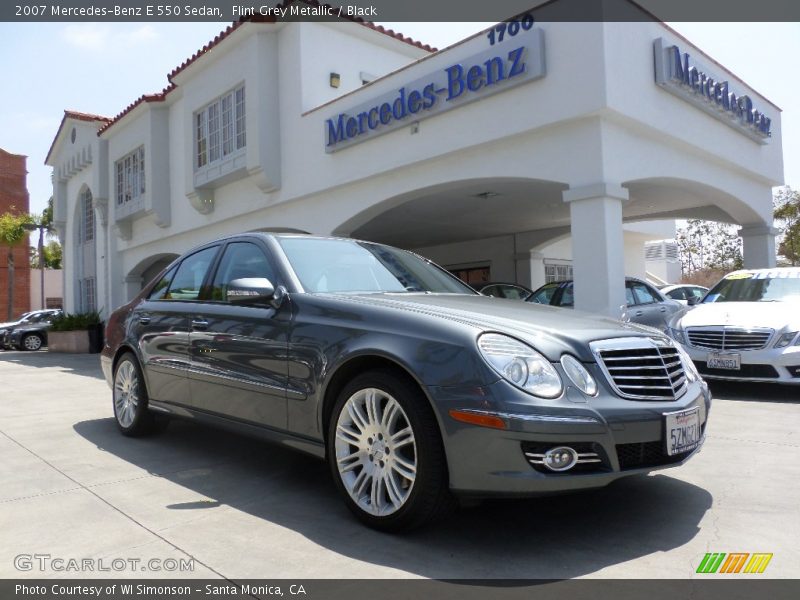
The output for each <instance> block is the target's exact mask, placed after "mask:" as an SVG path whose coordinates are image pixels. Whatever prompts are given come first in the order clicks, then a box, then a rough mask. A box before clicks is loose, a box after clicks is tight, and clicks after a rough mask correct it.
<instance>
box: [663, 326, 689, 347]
mask: <svg viewBox="0 0 800 600" xmlns="http://www.w3.org/2000/svg"><path fill="white" fill-rule="evenodd" d="M667 335H668V336H669V337H671V338H672V339H673V340H675V341H676V342H678V343H679V344H685V343H686V338H684V337H683V330H682V329H677V328H673V327H667Z"/></svg>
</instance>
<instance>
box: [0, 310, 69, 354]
mask: <svg viewBox="0 0 800 600" xmlns="http://www.w3.org/2000/svg"><path fill="white" fill-rule="evenodd" d="M59 314H61V310H60V309H47V310H35V311H32V312H28V313H25V314H23V315H22V316H21V317H20V318H19V320H18V321H13V322H9V323H0V342H1V343H0V345H2V347H3V348H4V349H6V350H9V349H13V348H16V349H21V350H39V348H41V347H43V346H46V345H47V330H48V329H49V328H50V322H51V321H52V319H53V317H55V316H56V315H59Z"/></svg>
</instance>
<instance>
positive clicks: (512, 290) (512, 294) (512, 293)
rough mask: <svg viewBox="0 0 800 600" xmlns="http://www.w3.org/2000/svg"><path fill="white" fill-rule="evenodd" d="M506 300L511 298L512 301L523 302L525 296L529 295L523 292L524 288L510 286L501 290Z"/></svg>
mask: <svg viewBox="0 0 800 600" xmlns="http://www.w3.org/2000/svg"><path fill="white" fill-rule="evenodd" d="M501 291H502V293H503V297H504V298H511V299H512V300H522V299H523V298H524V297H525V296H527V295H528V292H526V291H525V290H523V289H522V288H518V287H514V286H511V285H508V286H506V287H504V288H501Z"/></svg>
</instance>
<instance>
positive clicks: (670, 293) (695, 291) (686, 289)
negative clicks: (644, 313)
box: [658, 283, 708, 306]
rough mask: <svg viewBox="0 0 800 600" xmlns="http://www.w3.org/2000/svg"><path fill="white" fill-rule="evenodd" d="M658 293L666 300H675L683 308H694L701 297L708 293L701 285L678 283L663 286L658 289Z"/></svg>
mask: <svg viewBox="0 0 800 600" xmlns="http://www.w3.org/2000/svg"><path fill="white" fill-rule="evenodd" d="M658 291H659V292H661V293H662V294H664V295H665V296H666V297H667V298H672V299H673V300H677V301H678V302H680V303H681V304H683V305H684V306H687V305H688V306H694V305H695V304H699V303H700V301H701V300H702V299H703V296H705V295H706V293H707V292H708V288H707V287H704V286H702V285H692V284H688V283H679V284H677V285H665V286H664V287H660V288H658Z"/></svg>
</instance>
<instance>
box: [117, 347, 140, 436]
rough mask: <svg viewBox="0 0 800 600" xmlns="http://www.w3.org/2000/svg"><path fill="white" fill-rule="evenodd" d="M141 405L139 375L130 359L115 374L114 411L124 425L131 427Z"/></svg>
mask: <svg viewBox="0 0 800 600" xmlns="http://www.w3.org/2000/svg"><path fill="white" fill-rule="evenodd" d="M138 406H139V375H138V373H137V372H136V367H135V366H134V365H133V363H131V362H130V361H128V360H126V361H123V362H122V364H121V365H120V366H119V368H117V373H116V375H115V376H114V409H115V410H114V412H115V413H116V416H117V421H119V424H120V425H122V427H126V428H127V427H130V426H131V424H132V423H133V420H134V419H135V418H136V409H137V407H138Z"/></svg>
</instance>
